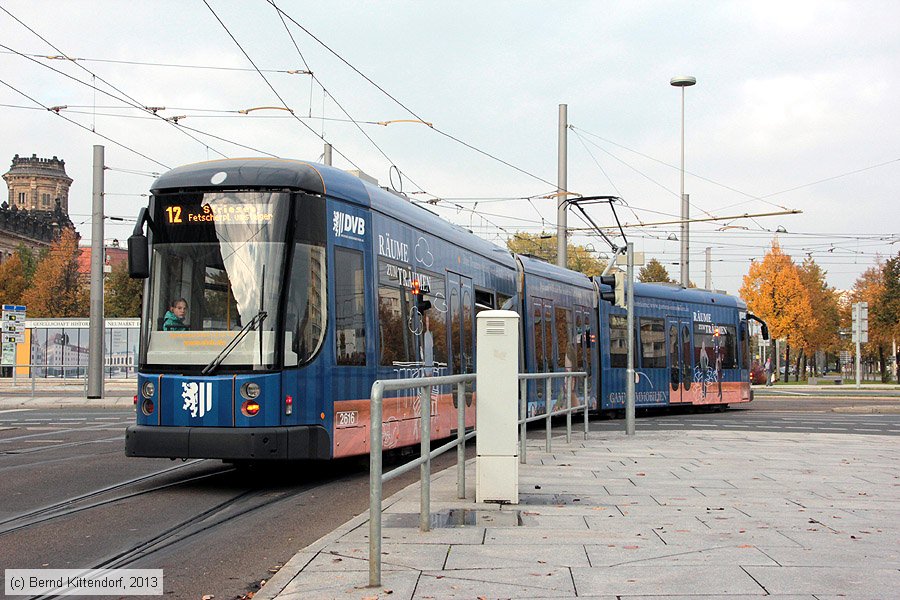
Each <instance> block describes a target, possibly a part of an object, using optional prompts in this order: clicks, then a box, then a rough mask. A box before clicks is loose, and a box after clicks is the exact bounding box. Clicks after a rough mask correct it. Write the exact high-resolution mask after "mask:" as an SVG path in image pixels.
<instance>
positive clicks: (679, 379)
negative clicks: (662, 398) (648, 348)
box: [666, 317, 693, 404]
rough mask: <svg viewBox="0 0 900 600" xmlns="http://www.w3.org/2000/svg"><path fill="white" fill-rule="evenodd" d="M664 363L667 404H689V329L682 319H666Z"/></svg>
mask: <svg viewBox="0 0 900 600" xmlns="http://www.w3.org/2000/svg"><path fill="white" fill-rule="evenodd" d="M666 361H667V364H668V368H669V402H670V403H671V404H676V403H678V402H690V401H691V398H690V395H689V394H688V393H687V392H688V391H689V390H690V389H691V382H692V380H693V365H692V361H693V353H692V352H691V327H690V323H689V322H688V321H686V320H683V319H676V318H672V317H668V318H666Z"/></svg>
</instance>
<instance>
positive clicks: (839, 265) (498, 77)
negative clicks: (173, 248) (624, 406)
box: [0, 0, 900, 293]
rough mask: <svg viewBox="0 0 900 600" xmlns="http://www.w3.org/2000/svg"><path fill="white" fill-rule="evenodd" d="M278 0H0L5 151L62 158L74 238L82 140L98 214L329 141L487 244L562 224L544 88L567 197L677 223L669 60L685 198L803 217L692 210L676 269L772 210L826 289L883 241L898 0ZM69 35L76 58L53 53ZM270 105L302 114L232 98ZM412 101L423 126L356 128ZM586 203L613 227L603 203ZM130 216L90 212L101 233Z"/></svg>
mask: <svg viewBox="0 0 900 600" xmlns="http://www.w3.org/2000/svg"><path fill="white" fill-rule="evenodd" d="M276 4H277V5H278V7H279V8H281V9H282V10H283V11H284V13H285V15H286V16H285V17H284V22H283V21H282V18H280V17H279V13H278V12H277V11H276V10H275V8H273V6H272V4H271V3H269V2H266V1H264V0H242V1H227V2H226V1H221V0H209V6H210V7H211V8H212V10H211V9H210V8H209V7H207V5H206V4H204V2H202V1H195V0H190V1H177V2H176V1H155V2H97V1H94V2H66V3H61V2H48V1H42V0H0V7H2V8H3V9H4V10H5V11H8V12H4V11H0V31H2V32H3V34H2V36H0V44H2V45H3V46H5V47H4V48H0V52H2V53H0V81H2V82H3V83H0V105H2V106H0V114H2V115H3V120H2V123H3V127H2V132H3V134H2V135H0V161H4V162H3V166H4V167H5V166H6V165H8V164H9V162H8V161H11V159H12V157H13V155H14V154H19V155H23V156H30V155H31V154H37V155H38V156H41V157H51V156H58V157H60V158H63V159H65V161H66V169H67V172H68V174H69V176H71V177H72V178H73V179H74V180H75V182H74V183H73V185H72V189H71V192H70V200H69V210H70V213H71V216H72V220H73V221H74V222H75V223H76V225H77V227H78V230H79V231H80V232H81V234H82V236H83V239H84V240H85V241H87V240H89V239H90V236H91V230H90V211H91V161H92V146H93V145H94V144H102V145H104V146H105V147H106V163H107V165H108V166H109V167H111V170H110V171H109V172H108V173H107V177H106V191H107V194H108V195H107V198H106V213H107V214H108V215H111V216H114V217H126V218H130V219H133V218H134V217H135V216H136V214H137V211H138V209H139V207H140V206H141V205H144V204H146V202H147V198H146V194H147V190H148V189H149V187H150V185H151V183H152V181H153V178H152V176H151V175H149V174H150V173H154V172H156V173H159V172H162V171H164V170H166V169H167V168H172V167H175V166H178V165H180V164H185V163H190V162H195V161H201V160H207V159H211V158H220V157H222V156H223V155H224V156H227V157H238V156H260V155H265V154H271V155H276V156H280V157H286V158H298V159H304V160H313V161H316V160H320V156H321V155H322V151H323V150H322V148H323V141H322V139H320V137H319V136H324V138H325V139H326V140H327V141H329V142H330V143H332V144H333V145H334V147H335V156H334V164H335V166H338V167H341V168H346V169H354V168H359V169H362V170H363V171H365V172H366V173H368V174H369V175H371V176H373V177H375V178H377V179H378V180H379V182H380V184H381V185H384V186H391V185H393V186H394V187H396V188H401V187H402V191H403V192H405V193H407V194H409V196H410V198H411V199H412V200H414V201H426V200H432V201H433V200H435V199H438V200H437V202H436V204H435V205H434V206H433V207H432V208H433V209H434V210H436V211H438V212H439V213H440V214H441V215H442V216H444V217H445V218H447V219H449V220H452V221H454V222H456V223H459V224H461V225H464V226H467V227H469V228H470V229H472V230H473V231H475V232H476V233H478V234H479V235H481V236H482V237H485V238H487V239H491V240H494V241H497V242H498V243H502V241H503V240H504V239H506V238H507V237H509V236H510V235H513V234H514V233H515V232H517V231H525V232H529V233H537V232H540V231H541V230H542V229H544V230H546V231H555V226H556V200H555V199H554V198H552V197H547V196H548V195H550V194H552V193H553V192H555V187H556V183H557V176H556V171H557V130H558V106H559V104H567V105H568V120H569V125H570V126H571V128H570V130H569V132H568V189H569V190H570V191H572V192H575V193H579V194H582V195H585V196H590V195H615V196H620V197H621V198H623V199H624V202H623V203H620V204H618V205H617V209H616V210H617V212H618V215H619V218H620V219H621V220H622V222H623V223H626V224H629V225H637V224H640V223H644V224H649V223H654V222H660V221H672V220H677V219H678V218H679V217H678V215H679V211H680V208H679V206H680V204H679V199H678V195H679V185H680V183H679V164H680V150H681V142H680V126H681V121H680V119H681V112H680V111H681V91H680V90H679V89H677V88H674V87H672V86H670V85H669V80H670V79H671V78H672V77H673V76H676V75H691V76H694V77H696V79H697V85H696V86H693V87H690V88H687V89H686V92H685V105H686V109H685V111H686V114H685V163H686V171H687V175H686V177H685V191H686V192H687V193H688V194H690V198H691V205H692V206H691V216H692V217H695V218H708V217H728V216H735V215H743V214H751V215H752V214H759V213H772V212H782V211H790V210H798V211H802V214H797V215H787V214H785V215H774V216H765V217H756V218H735V219H723V220H720V221H716V222H711V223H696V224H692V226H691V279H692V280H693V281H695V282H696V283H698V284H700V285H701V286H702V285H703V284H704V274H705V270H704V269H705V265H704V251H705V248H707V247H710V248H711V255H712V261H713V262H712V281H713V286H714V287H716V288H719V289H724V290H727V291H729V292H732V293H736V292H737V290H738V288H739V287H740V285H741V280H742V277H743V275H744V274H746V272H747V270H748V267H749V264H750V260H751V259H752V258H760V257H762V256H763V255H764V254H765V252H766V250H767V249H768V248H769V247H770V245H771V243H772V239H773V236H775V232H776V231H777V230H778V228H779V227H781V228H783V229H784V230H786V231H787V233H781V234H779V240H780V243H781V245H782V247H783V248H785V250H786V251H787V252H788V253H789V254H791V255H792V256H793V258H794V259H795V261H796V262H798V263H799V262H800V261H801V260H802V259H803V258H804V257H805V256H807V255H811V256H812V257H813V258H814V259H815V260H816V261H817V262H818V263H819V264H820V265H822V267H823V268H824V269H826V270H827V272H828V280H829V283H830V284H831V285H833V286H835V287H837V288H839V289H845V288H849V287H851V286H852V284H853V282H854V281H855V279H856V278H857V277H858V276H859V275H860V274H861V273H862V272H863V271H864V270H865V269H867V268H869V267H870V266H872V265H874V264H875V261H876V259H877V257H878V256H879V255H880V256H881V257H884V258H887V257H890V256H894V255H896V254H897V252H898V251H900V232H898V229H900V228H898V222H900V208H898V192H897V190H898V184H900V124H898V123H900V120H898V109H897V107H898V100H897V99H898V98H900V89H898V87H900V86H898V83H900V36H897V35H896V24H897V23H898V22H900V3H897V2H868V1H863V2H852V3H851V2H847V3H838V2H825V1H810V2H793V1H790V0H787V1H785V0H782V1H779V2H774V1H773V2H768V1H753V2H629V3H621V2H600V1H596V2H495V1H491V0H486V1H482V2H390V1H380V2H298V1H287V0H279V1H278V2H276ZM11 15H13V16H14V17H16V18H18V19H19V20H21V21H22V23H19V22H17V21H16V20H15V19H14V18H13V17H12V16H11ZM219 19H221V23H220V22H219ZM291 19H293V20H295V21H296V22H297V23H298V24H299V25H301V26H303V27H304V28H306V30H307V31H303V29H301V28H300V27H298V25H297V24H295V23H293V22H291ZM23 23H24V25H23ZM285 23H287V28H286V27H285ZM223 24H224V27H223ZM25 25H27V26H28V27H30V28H31V29H32V30H33V32H32V31H29V29H28V28H26V27H25ZM226 28H227V30H226ZM36 34H39V36H40V37H38V35H36ZM310 34H311V35H312V36H315V38H317V39H318V41H317V40H316V39H314V38H313V37H311V35H310ZM231 36H234V40H233V39H232V37H231ZM41 38H43V39H41ZM235 40H237V43H236V42H235ZM51 44H52V45H51ZM238 44H240V47H239V45H238ZM295 44H296V46H295ZM326 46H327V49H326ZM242 49H243V51H242ZM298 49H299V52H298ZM329 49H330V50H329ZM244 52H246V54H247V56H249V60H248V58H247V56H245V54H244ZM17 53H18V54H17ZM22 54H24V55H29V56H30V58H28V57H24V56H22ZM60 54H63V55H65V56H68V57H70V58H78V59H86V60H77V61H67V60H53V59H48V58H46V57H48V56H54V55H60ZM31 55H40V56H42V57H44V58H40V57H38V56H31ZM250 60H252V61H253V63H255V65H256V67H258V68H259V69H261V70H262V71H263V74H262V75H260V74H259V73H257V72H256V71H255V70H253V64H251V62H250ZM115 61H121V62H115ZM147 63H157V65H169V66H155V65H150V64H147ZM171 65H190V66H192V67H204V68H184V67H176V66H171ZM226 67H227V68H229V69H225V68H226ZM244 69H246V70H244ZM354 69H356V70H357V71H358V72H356V71H354ZM306 70H309V71H312V72H313V75H312V76H310V75H308V74H304V73H293V74H292V73H287V71H306ZM363 75H364V76H365V77H363ZM366 78H368V80H367V79H366ZM267 82H268V83H267ZM92 85H93V86H95V87H96V88H97V90H95V89H93V88H92V87H91V86H92ZM270 85H271V87H270ZM323 87H324V90H327V91H323ZM272 88H274V91H273V89H272ZM379 88H381V89H379ZM98 90H99V91H98ZM104 92H109V94H112V96H110V95H107V94H106V93H104ZM276 92H277V95H276ZM23 94H25V95H27V96H28V97H30V99H29V98H28V97H26V96H25V95H23ZM279 96H280V98H279ZM283 103H286V104H287V106H289V107H290V108H291V109H293V111H294V115H295V116H293V117H292V116H291V115H290V114H289V113H287V112H286V111H278V110H257V111H253V112H251V113H249V114H247V115H242V114H238V113H237V112H236V111H238V110H241V109H247V108H252V107H264V106H269V107H271V106H283V105H284V104H283ZM129 104H132V105H139V106H148V107H165V108H164V109H163V110H159V111H158V113H157V114H158V115H161V116H162V117H165V118H169V119H171V118H173V117H184V118H180V119H177V125H173V124H172V123H171V122H167V121H165V120H164V119H161V118H159V117H153V116H152V115H149V114H147V113H146V112H142V111H141V110H138V109H135V108H132V107H129ZM42 106H43V107H57V106H66V107H67V108H65V109H61V110H60V111H59V115H60V116H57V115H56V114H55V113H54V112H51V111H48V110H46V108H42ZM348 115H349V118H348ZM61 117H65V119H68V121H67V120H65V119H63V118H61ZM323 117H325V118H324V119H323ZM351 118H352V119H353V120H355V121H356V122H357V123H358V124H354V123H352V122H350V119H351ZM416 118H420V119H422V120H424V121H427V122H430V123H432V124H433V125H434V128H433V129H432V128H430V127H428V126H427V125H422V124H418V123H410V122H398V123H392V124H390V125H387V126H384V125H377V124H373V123H374V122H378V121H389V120H402V119H416ZM73 122H74V123H73ZM75 123H78V124H80V125H81V126H82V127H79V126H78V125H76V124H75ZM91 130H94V131H96V132H97V133H98V134H102V135H103V136H106V138H108V139H104V138H102V137H99V136H98V135H95V134H94V133H92V132H91ZM213 136H215V137H213ZM453 138H456V140H454V139H453ZM457 140H459V141H457ZM473 148H474V149H473ZM501 161H502V162H501ZM504 163H507V164H504ZM391 165H395V166H396V168H397V170H399V172H400V173H401V174H402V175H401V176H400V177H399V178H398V176H397V174H396V171H395V172H394V176H393V184H392V178H391ZM123 170H125V171H138V172H141V173H145V174H131V173H126V172H123ZM5 171H6V169H5V168H4V172H5ZM4 198H5V196H4ZM476 202H477V204H476ZM588 212H589V214H590V216H591V218H592V219H593V220H594V221H595V222H596V223H597V224H599V225H601V226H611V225H614V223H615V219H614V217H613V215H612V213H611V212H610V210H609V208H607V207H605V206H593V207H591V208H589V209H588ZM132 223H133V221H132ZM569 224H570V226H571V227H574V228H579V229H578V230H576V231H575V233H574V234H573V237H572V240H573V241H574V242H575V243H578V244H591V245H592V247H593V248H595V249H596V250H597V252H598V253H599V252H606V251H608V246H607V245H606V244H605V242H603V241H602V240H601V239H599V238H598V237H595V236H591V235H590V234H589V232H587V231H585V230H584V229H583V228H585V227H587V224H586V223H585V222H584V221H582V220H581V218H579V217H578V216H577V215H574V214H573V215H570V217H569ZM131 228H132V224H130V223H127V222H122V221H107V225H106V234H105V237H106V238H107V239H112V238H118V239H120V240H124V239H125V238H127V236H128V235H129V232H130V229H131ZM613 233H614V232H612V231H610V234H613ZM626 233H627V235H628V239H629V240H631V241H634V242H635V249H636V250H638V251H644V252H646V255H647V258H648V259H649V258H651V257H655V258H658V259H659V260H660V261H661V262H663V264H664V265H665V266H666V267H667V269H668V271H669V273H670V275H671V276H672V277H673V278H675V279H677V278H678V277H679V273H680V269H679V266H678V264H677V263H678V260H679V251H680V250H679V249H680V246H679V242H678V241H669V240H667V238H668V237H669V234H672V233H674V234H675V235H680V226H679V225H677V224H675V225H659V226H644V227H633V228H628V229H627V230H626ZM614 242H616V243H619V244H621V243H622V238H621V237H617V238H615V239H614Z"/></svg>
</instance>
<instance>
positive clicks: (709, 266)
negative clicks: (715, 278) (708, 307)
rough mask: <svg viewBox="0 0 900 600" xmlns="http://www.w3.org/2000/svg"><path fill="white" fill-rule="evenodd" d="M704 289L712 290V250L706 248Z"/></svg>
mask: <svg viewBox="0 0 900 600" xmlns="http://www.w3.org/2000/svg"><path fill="white" fill-rule="evenodd" d="M705 287H706V289H708V290H711V289H712V248H710V247H709V246H707V247H706V286H705Z"/></svg>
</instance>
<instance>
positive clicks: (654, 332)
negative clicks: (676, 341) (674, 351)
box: [640, 317, 666, 369]
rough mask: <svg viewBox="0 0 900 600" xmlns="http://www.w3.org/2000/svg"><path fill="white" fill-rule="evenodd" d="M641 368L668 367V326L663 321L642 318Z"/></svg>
mask: <svg viewBox="0 0 900 600" xmlns="http://www.w3.org/2000/svg"><path fill="white" fill-rule="evenodd" d="M640 323H641V366H643V367H644V368H645V369H664V368H665V367H666V324H665V321H664V320H663V319H649V318H643V317H642V318H641V319H640Z"/></svg>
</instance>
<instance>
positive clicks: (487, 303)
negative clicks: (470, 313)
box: [475, 288, 495, 315]
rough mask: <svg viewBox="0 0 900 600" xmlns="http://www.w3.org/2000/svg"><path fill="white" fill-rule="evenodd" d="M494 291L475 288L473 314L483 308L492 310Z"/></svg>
mask: <svg viewBox="0 0 900 600" xmlns="http://www.w3.org/2000/svg"><path fill="white" fill-rule="evenodd" d="M494 308H495V304H494V292H489V291H487V290H482V289H478V288H475V314H476V315H477V314H478V313H480V312H481V311H483V310H494Z"/></svg>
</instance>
